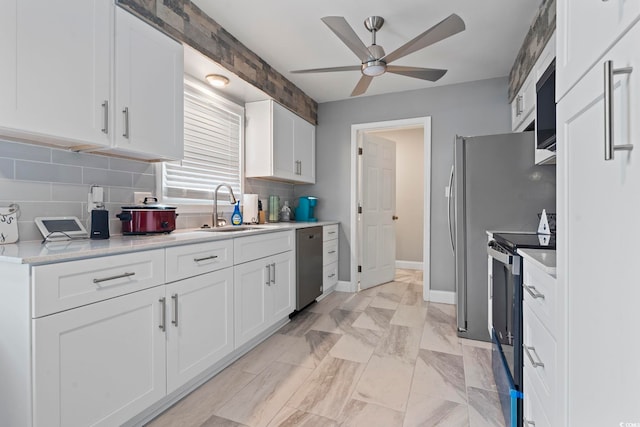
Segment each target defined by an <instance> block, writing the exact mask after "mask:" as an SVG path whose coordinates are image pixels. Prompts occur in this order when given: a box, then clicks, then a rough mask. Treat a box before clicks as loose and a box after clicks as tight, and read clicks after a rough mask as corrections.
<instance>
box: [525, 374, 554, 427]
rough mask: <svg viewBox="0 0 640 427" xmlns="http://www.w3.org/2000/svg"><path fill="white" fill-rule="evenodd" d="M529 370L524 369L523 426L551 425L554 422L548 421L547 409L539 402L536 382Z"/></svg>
mask: <svg viewBox="0 0 640 427" xmlns="http://www.w3.org/2000/svg"><path fill="white" fill-rule="evenodd" d="M529 374H530V372H529V371H527V370H526V369H525V372H524V376H523V379H524V398H523V399H524V400H523V406H524V408H523V409H524V410H523V412H524V414H523V421H525V420H526V421H528V422H529V423H528V424H527V422H526V421H525V422H523V424H522V426H523V427H529V426H533V425H535V427H551V426H552V425H554V424H551V422H550V421H549V420H550V418H549V416H548V414H549V409H551V408H545V407H544V406H542V403H540V397H539V396H538V390H537V388H536V386H535V384H537V383H536V382H534V380H533V379H532V378H531V376H530V375H529ZM534 423H535V424H534Z"/></svg>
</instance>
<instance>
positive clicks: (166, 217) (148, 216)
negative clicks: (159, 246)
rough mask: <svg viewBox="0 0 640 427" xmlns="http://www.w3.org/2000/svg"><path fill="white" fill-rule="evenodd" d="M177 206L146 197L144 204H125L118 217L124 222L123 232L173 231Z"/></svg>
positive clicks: (149, 232)
mask: <svg viewBox="0 0 640 427" xmlns="http://www.w3.org/2000/svg"><path fill="white" fill-rule="evenodd" d="M177 216H178V214H177V213H176V208H175V207H173V206H166V205H160V204H158V199H156V198H155V197H146V198H145V199H144V203H143V204H142V205H137V206H123V207H122V212H120V213H119V214H118V215H116V217H118V218H119V219H120V221H121V222H122V234H129V235H130V234H151V233H171V232H172V231H173V230H175V229H176V217H177Z"/></svg>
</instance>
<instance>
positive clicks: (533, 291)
mask: <svg viewBox="0 0 640 427" xmlns="http://www.w3.org/2000/svg"><path fill="white" fill-rule="evenodd" d="M522 287H524V290H525V291H527V293H528V294H529V295H531V296H532V297H533V298H535V299H538V298H542V299H544V294H541V293H540V292H538V290H537V289H536V287H535V286H529V285H525V284H524V283H523V284H522Z"/></svg>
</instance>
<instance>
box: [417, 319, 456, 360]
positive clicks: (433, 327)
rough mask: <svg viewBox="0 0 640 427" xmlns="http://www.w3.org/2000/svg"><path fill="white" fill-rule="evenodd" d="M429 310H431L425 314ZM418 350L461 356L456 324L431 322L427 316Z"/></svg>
mask: <svg viewBox="0 0 640 427" xmlns="http://www.w3.org/2000/svg"><path fill="white" fill-rule="evenodd" d="M430 310H431V308H429V309H428V310H427V312H429V311H430ZM420 348H424V349H427V350H434V351H440V352H442V353H451V354H459V355H462V346H461V344H460V342H459V339H458V336H457V334H456V324H455V323H440V322H432V321H430V319H429V315H428V314H427V321H426V322H425V324H424V329H423V331H422V340H421V341H420Z"/></svg>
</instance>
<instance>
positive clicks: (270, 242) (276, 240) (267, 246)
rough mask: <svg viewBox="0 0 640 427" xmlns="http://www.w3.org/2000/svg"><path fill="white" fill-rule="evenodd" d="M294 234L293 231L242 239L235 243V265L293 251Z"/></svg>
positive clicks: (235, 240)
mask: <svg viewBox="0 0 640 427" xmlns="http://www.w3.org/2000/svg"><path fill="white" fill-rule="evenodd" d="M293 242H294V234H293V230H291V231H281V232H277V233H268V234H259V235H257V236H248V237H240V238H237V239H234V241H233V263H234V264H242V263H243V262H247V261H251V260H254V259H259V258H264V257H266V256H269V255H275V254H279V253H281V252H286V251H291V250H293Z"/></svg>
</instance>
